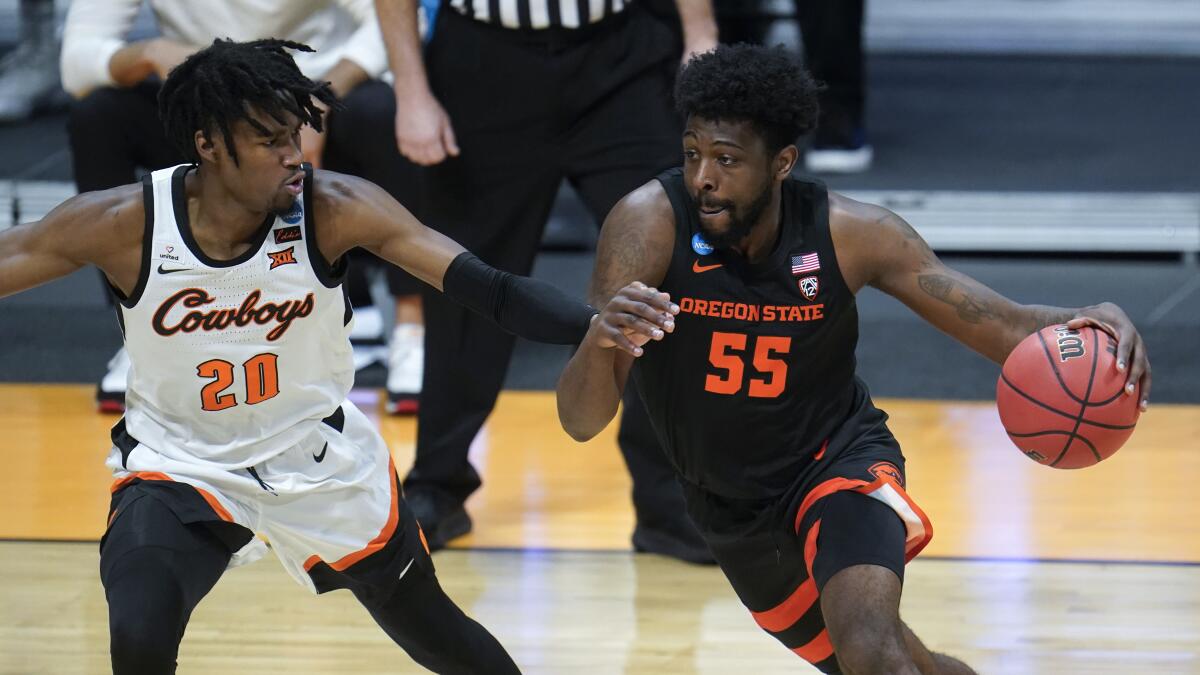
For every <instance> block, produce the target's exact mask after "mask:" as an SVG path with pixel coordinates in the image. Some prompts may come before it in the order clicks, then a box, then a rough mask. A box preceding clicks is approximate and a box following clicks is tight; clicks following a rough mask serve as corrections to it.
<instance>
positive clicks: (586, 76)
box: [405, 3, 683, 528]
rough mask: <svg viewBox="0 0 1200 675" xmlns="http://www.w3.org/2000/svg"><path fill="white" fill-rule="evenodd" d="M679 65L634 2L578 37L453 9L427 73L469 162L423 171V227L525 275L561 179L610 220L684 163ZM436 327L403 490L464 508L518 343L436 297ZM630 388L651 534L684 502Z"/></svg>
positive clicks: (631, 449)
mask: <svg viewBox="0 0 1200 675" xmlns="http://www.w3.org/2000/svg"><path fill="white" fill-rule="evenodd" d="M678 63H679V53H678V38H677V36H676V33H675V32H674V31H673V30H672V28H671V27H670V26H669V25H668V24H667V23H666V22H665V21H663V20H660V19H659V18H657V17H655V16H653V15H651V14H649V13H648V12H647V11H646V10H645V9H642V8H641V7H640V6H639V5H638V4H637V3H635V4H633V5H631V6H630V8H629V9H627V10H626V11H625V12H623V13H622V14H618V15H617V16H616V17H611V18H609V19H606V20H605V21H604V22H602V23H600V24H598V25H595V26H592V27H590V28H585V29H581V30H579V31H577V32H575V33H572V32H571V31H565V30H558V31H553V30H551V31H538V32H533V31H517V30H509V29H504V28H499V27H493V26H488V25H484V24H481V23H479V22H476V21H473V20H471V19H468V18H465V17H463V16H461V15H459V14H457V13H456V12H455V11H454V10H453V9H449V8H444V9H443V11H442V12H440V13H439V16H438V21H437V27H436V30H435V34H434V36H433V39H432V40H431V42H430V44H429V47H428V49H427V54H426V68H427V72H428V76H429V79H430V83H431V85H432V87H433V90H434V94H435V95H436V96H437V98H438V100H439V101H441V103H442V105H443V106H444V107H445V109H446V111H447V113H448V114H449V117H450V120H451V123H452V124H453V125H454V132H455V134H456V137H457V140H458V144H459V147H460V149H461V154H460V155H459V157H457V158H453V159H449V160H447V161H445V162H443V163H441V164H438V165H436V166H434V167H432V168H431V169H430V170H429V171H428V173H427V175H426V177H425V178H426V181H427V186H428V188H429V190H428V193H427V194H426V202H425V206H426V211H425V215H426V217H427V223H428V224H429V225H430V226H432V227H436V228H438V229H439V230H441V231H442V232H444V233H445V234H447V235H448V236H450V237H451V238H453V239H455V240H457V241H459V242H460V243H462V244H463V245H464V246H465V247H466V248H467V249H469V250H471V251H472V252H474V253H475V254H476V255H478V256H479V257H480V258H482V259H483V260H484V261H486V262H487V263H489V264H491V265H493V266H495V267H497V268H499V269H502V270H506V271H508V272H512V273H514V274H521V275H527V274H529V272H530V270H531V268H532V266H533V259H534V255H535V254H536V253H537V249H538V244H539V242H540V241H541V237H542V230H543V228H544V227H545V224H546V220H547V218H548V216H549V214H550V209H551V206H552V205H553V202H554V198H555V195H556V193H557V190H558V186H559V184H560V183H561V181H562V180H563V179H564V178H565V179H567V180H568V181H570V183H571V185H572V186H573V187H574V188H575V190H576V191H577V192H578V193H579V196H580V197H581V198H582V200H583V202H584V204H585V205H586V206H587V208H588V210H589V211H590V212H591V214H592V216H593V217H594V218H595V219H596V222H597V223H599V222H602V221H603V220H604V217H605V216H606V215H607V214H608V211H609V210H610V209H611V208H612V206H613V205H614V204H615V203H616V202H617V201H618V200H619V199H621V198H622V197H623V196H625V195H626V194H627V193H629V192H631V191H633V190H634V189H635V188H637V187H639V186H641V185H643V184H645V183H646V182H647V181H649V180H651V179H653V177H654V176H655V175H656V174H657V173H658V172H659V171H661V170H663V169H666V168H668V167H671V166H675V165H677V164H679V158H680V156H681V150H680V147H681V146H680V143H681V141H680V132H681V125H680V123H679V120H678V117H677V116H676V115H675V113H674V112H673V109H672V103H671V96H670V88H671V86H672V84H673V79H674V73H675V71H676V68H677V66H678ZM425 331H426V332H425V380H424V384H423V386H422V389H421V409H420V412H419V423H418V427H417V452H416V461H415V463H414V465H413V468H412V471H411V472H410V473H409V474H408V477H407V479H406V481H405V483H406V486H407V487H416V486H426V487H433V488H436V489H438V490H440V491H442V492H444V493H446V494H448V495H450V496H452V497H454V498H456V499H459V500H465V499H466V497H467V496H468V495H469V494H471V492H473V491H474V490H475V489H476V488H478V487H479V485H480V479H479V474H478V473H476V471H475V469H474V467H472V466H471V463H470V462H469V461H468V459H467V450H468V448H469V446H470V444H471V441H472V439H474V438H475V435H476V433H477V432H478V431H479V429H480V427H481V426H482V425H483V422H484V420H486V419H487V417H488V415H489V414H490V413H491V411H492V407H493V406H494V405H495V402H496V397H497V395H498V394H499V392H500V388H501V385H502V384H503V381H504V376H505V372H506V371H507V369H508V362H509V358H510V356H511V354H512V348H513V342H514V338H513V336H511V335H509V334H507V333H505V332H504V331H501V330H500V329H499V328H497V327H496V326H495V325H494V324H493V323H492V322H491V321H489V320H488V319H485V318H482V317H480V316H479V315H477V314H475V313H473V312H471V311H469V310H466V309H464V308H462V307H461V306H459V305H457V304H455V303H453V302H450V301H448V300H447V299H445V298H443V297H442V296H441V295H440V294H430V295H429V296H428V297H426V298H425ZM633 389H634V388H633V387H629V388H628V390H629V394H627V396H626V400H625V409H624V410H625V413H624V416H623V417H622V422H621V430H620V434H619V436H620V438H619V441H620V445H621V450H622V453H623V454H624V456H625V461H626V463H627V464H628V466H629V469H630V473H631V475H632V477H633V482H634V495H633V496H634V506H635V508H636V510H637V515H638V522H639V524H641V525H643V526H648V527H652V528H653V527H655V526H656V524H658V523H662V522H663V521H664V520H665V521H666V522H668V523H669V522H672V521H674V522H678V520H679V519H680V518H681V517H682V513H683V502H682V493H681V491H680V488H679V486H678V483H677V482H676V481H675V478H674V474H673V471H672V469H671V467H670V465H669V464H668V462H667V460H666V457H665V455H664V453H663V452H662V450H661V448H660V446H659V444H658V441H657V439H656V437H655V435H654V432H653V429H652V428H651V426H650V422H649V418H648V416H647V414H646V411H645V406H643V405H642V403H641V401H640V400H638V399H636V398H635V397H634V396H632V395H630V394H632V392H633ZM656 521H658V523H656Z"/></svg>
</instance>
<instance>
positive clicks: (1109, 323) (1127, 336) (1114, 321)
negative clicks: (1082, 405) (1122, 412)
mask: <svg viewBox="0 0 1200 675" xmlns="http://www.w3.org/2000/svg"><path fill="white" fill-rule="evenodd" d="M1084 326H1095V327H1096V328H1099V329H1100V330H1102V331H1104V332H1105V333H1108V334H1109V335H1111V336H1113V337H1115V338H1116V339H1117V370H1127V371H1128V373H1129V376H1128V379H1127V380H1126V381H1125V395H1126V396H1132V395H1133V393H1134V392H1135V391H1140V392H1141V397H1142V400H1141V401H1140V406H1141V409H1142V411H1143V412H1145V410H1146V407H1147V406H1148V405H1149V404H1150V358H1149V357H1148V356H1147V355H1146V343H1145V342H1144V341H1143V340H1142V336H1141V334H1139V333H1138V331H1137V328H1135V327H1134V326H1133V322H1132V321H1130V320H1129V316H1128V315H1126V314H1125V310H1123V309H1121V308H1120V307H1118V306H1116V305H1114V304H1113V303H1111V302H1102V303H1100V304H1099V305H1094V306H1092V307H1085V308H1083V309H1081V310H1079V312H1078V313H1077V314H1076V315H1075V318H1073V319H1071V320H1070V321H1068V322H1067V328H1072V329H1078V328H1083V327H1084ZM1139 383H1140V387H1139V386H1138V385H1139Z"/></svg>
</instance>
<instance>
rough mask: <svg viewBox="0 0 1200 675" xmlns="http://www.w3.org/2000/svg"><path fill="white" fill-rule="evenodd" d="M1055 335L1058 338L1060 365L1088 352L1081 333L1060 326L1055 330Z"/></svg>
mask: <svg viewBox="0 0 1200 675" xmlns="http://www.w3.org/2000/svg"><path fill="white" fill-rule="evenodd" d="M1054 333H1055V334H1056V335H1057V336H1058V340H1057V341H1058V360H1059V362H1060V363H1061V362H1064V361H1068V360H1070V359H1075V358H1079V357H1080V356H1083V355H1084V353H1085V351H1086V350H1085V348H1084V346H1083V338H1082V337H1080V335H1079V331H1077V330H1074V329H1071V328H1067V327H1066V326H1058V327H1056V328H1055V329H1054Z"/></svg>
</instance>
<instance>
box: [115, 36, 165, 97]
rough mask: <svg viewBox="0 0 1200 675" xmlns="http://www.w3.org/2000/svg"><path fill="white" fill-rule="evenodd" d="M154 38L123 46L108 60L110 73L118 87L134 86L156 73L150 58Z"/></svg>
mask: <svg viewBox="0 0 1200 675" xmlns="http://www.w3.org/2000/svg"><path fill="white" fill-rule="evenodd" d="M152 42H153V40H139V41H137V42H131V43H129V44H127V45H125V46H124V47H121V48H120V49H118V50H117V51H116V53H114V54H113V55H112V58H111V59H109V61H108V74H109V76H111V77H112V80H113V82H114V83H115V84H116V85H117V86H118V87H132V86H134V85H136V84H138V83H139V82H142V81H143V80H145V79H146V78H148V77H150V76H151V75H153V74H154V61H153V60H152V59H150V58H149V56H148V54H147V53H148V51H149V50H150V49H151V43H152Z"/></svg>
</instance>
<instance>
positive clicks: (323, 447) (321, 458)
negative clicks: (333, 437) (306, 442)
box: [313, 443, 329, 462]
mask: <svg viewBox="0 0 1200 675" xmlns="http://www.w3.org/2000/svg"><path fill="white" fill-rule="evenodd" d="M328 449H329V444H328V443H326V444H325V445H324V446H322V447H321V454H319V455H318V454H315V453H314V454H313V459H315V460H317V462H321V461H323V460H324V459H325V451H326V450H328Z"/></svg>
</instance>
